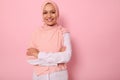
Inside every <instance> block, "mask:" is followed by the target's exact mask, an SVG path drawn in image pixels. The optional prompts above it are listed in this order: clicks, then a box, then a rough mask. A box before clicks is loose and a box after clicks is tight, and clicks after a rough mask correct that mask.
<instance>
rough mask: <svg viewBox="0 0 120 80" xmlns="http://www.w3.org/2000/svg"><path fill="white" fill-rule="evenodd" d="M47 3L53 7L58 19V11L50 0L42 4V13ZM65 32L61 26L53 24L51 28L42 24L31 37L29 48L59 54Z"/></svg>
mask: <svg viewBox="0 0 120 80" xmlns="http://www.w3.org/2000/svg"><path fill="white" fill-rule="evenodd" d="M47 3H50V4H52V5H53V6H54V7H55V10H56V14H57V16H58V17H59V9H58V7H57V5H56V3H55V2H53V1H51V0H47V1H45V2H44V3H43V5H42V12H43V8H44V6H45V5H46V4H47ZM65 32H68V31H67V30H66V29H65V28H64V27H62V26H61V25H58V24H55V25H53V26H48V25H46V24H45V23H44V25H43V26H41V27H40V29H38V30H37V31H36V32H35V34H34V35H33V38H32V43H31V47H34V48H37V49H38V50H39V51H44V52H59V51H60V49H61V48H62V47H64V46H63V34H64V33H65ZM33 44H34V45H33Z"/></svg>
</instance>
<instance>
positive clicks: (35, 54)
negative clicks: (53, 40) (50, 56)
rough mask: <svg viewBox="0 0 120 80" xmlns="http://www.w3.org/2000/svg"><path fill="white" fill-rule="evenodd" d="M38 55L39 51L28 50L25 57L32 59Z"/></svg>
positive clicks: (34, 49)
mask: <svg viewBox="0 0 120 80" xmlns="http://www.w3.org/2000/svg"><path fill="white" fill-rule="evenodd" d="M38 53H39V50H38V49H36V48H29V49H27V53H26V54H27V55H28V56H34V57H38Z"/></svg>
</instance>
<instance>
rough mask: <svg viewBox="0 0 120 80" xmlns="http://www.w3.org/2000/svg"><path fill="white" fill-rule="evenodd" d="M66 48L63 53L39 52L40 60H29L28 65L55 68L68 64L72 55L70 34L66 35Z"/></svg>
mask: <svg viewBox="0 0 120 80" xmlns="http://www.w3.org/2000/svg"><path fill="white" fill-rule="evenodd" d="M63 37H64V46H65V47H66V49H65V51H63V52H54V53H53V52H39V54H38V59H35V60H28V63H30V64H32V65H42V66H54V65H57V64H58V63H67V62H68V61H69V60H70V58H71V54H72V48H71V41H70V33H65V34H64V35H63Z"/></svg>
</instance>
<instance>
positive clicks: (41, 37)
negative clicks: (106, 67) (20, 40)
mask: <svg viewBox="0 0 120 80" xmlns="http://www.w3.org/2000/svg"><path fill="white" fill-rule="evenodd" d="M42 15H43V16H42V17H43V21H44V25H43V26H41V27H40V29H38V30H37V31H36V32H35V33H34V34H33V36H32V39H31V42H30V46H29V48H28V49H27V52H26V54H27V57H28V60H27V61H28V63H30V64H32V65H33V69H34V72H33V80H68V73H67V66H66V63H67V62H68V61H69V60H70V58H71V52H72V49H71V43H70V33H69V32H68V31H67V30H66V29H65V28H63V27H62V26H61V25H58V23H57V20H58V17H59V10H58V7H57V5H56V4H55V2H53V1H47V2H45V3H44V4H43V6H42Z"/></svg>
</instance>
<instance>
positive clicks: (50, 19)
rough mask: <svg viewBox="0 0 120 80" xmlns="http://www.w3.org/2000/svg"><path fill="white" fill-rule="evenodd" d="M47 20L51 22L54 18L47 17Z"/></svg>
mask: <svg viewBox="0 0 120 80" xmlns="http://www.w3.org/2000/svg"><path fill="white" fill-rule="evenodd" d="M46 20H47V21H48V22H52V21H53V20H54V18H49V19H46Z"/></svg>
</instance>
